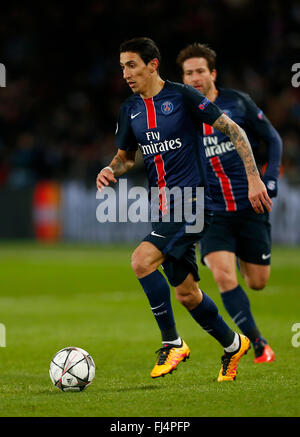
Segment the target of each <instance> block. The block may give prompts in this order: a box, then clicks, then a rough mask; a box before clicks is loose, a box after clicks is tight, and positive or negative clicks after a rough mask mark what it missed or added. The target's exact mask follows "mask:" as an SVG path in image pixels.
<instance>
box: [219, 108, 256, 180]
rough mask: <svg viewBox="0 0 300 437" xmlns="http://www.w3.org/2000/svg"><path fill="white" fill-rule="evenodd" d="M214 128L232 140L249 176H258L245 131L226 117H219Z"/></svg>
mask: <svg viewBox="0 0 300 437" xmlns="http://www.w3.org/2000/svg"><path fill="white" fill-rule="evenodd" d="M213 126H214V128H215V129H218V130H219V131H221V132H223V133H224V134H225V135H227V136H228V137H229V138H230V139H231V141H232V142H233V144H234V145H235V148H236V151H237V152H238V154H239V155H240V157H241V159H242V161H243V163H244V166H245V169H246V173H247V175H258V174H259V173H258V169H257V166H256V162H255V159H254V156H253V152H252V148H251V145H250V143H249V141H248V138H247V135H246V133H245V131H244V130H243V129H242V128H241V127H240V126H238V125H237V124H236V123H232V121H231V120H230V119H228V117H227V116H224V115H222V116H221V117H219V118H218V119H217V120H216V121H215V123H214V124H213Z"/></svg>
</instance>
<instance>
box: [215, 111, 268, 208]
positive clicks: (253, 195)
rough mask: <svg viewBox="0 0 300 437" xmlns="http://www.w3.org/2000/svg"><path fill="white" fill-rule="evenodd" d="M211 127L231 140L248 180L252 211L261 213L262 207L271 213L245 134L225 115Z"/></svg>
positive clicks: (265, 191)
mask: <svg viewBox="0 0 300 437" xmlns="http://www.w3.org/2000/svg"><path fill="white" fill-rule="evenodd" d="M213 127H214V128H215V129H217V130H219V131H221V132H223V133H224V134H225V135H227V136H228V137H229V138H230V139H231V141H232V142H233V144H234V146H235V148H236V151H237V152H238V154H239V155H240V157H241V159H242V161H243V163H244V166H245V170H246V173H247V178H248V198H249V201H250V203H251V205H252V207H253V209H254V211H255V212H257V213H263V212H264V206H265V207H266V209H267V210H268V211H271V206H272V201H271V199H270V197H269V196H268V193H267V189H266V187H265V184H264V183H263V181H262V180H261V178H260V175H259V172H258V169H257V165H256V162H255V158H254V156H253V152H252V148H251V145H250V143H249V140H248V137H247V135H246V132H245V131H244V130H243V129H242V128H241V127H240V126H239V125H238V124H236V123H235V122H234V121H233V120H231V119H230V118H229V117H227V115H225V114H222V115H221V116H220V117H219V118H217V120H216V121H215V122H214V123H213Z"/></svg>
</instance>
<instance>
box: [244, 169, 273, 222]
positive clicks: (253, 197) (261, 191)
mask: <svg viewBox="0 0 300 437" xmlns="http://www.w3.org/2000/svg"><path fill="white" fill-rule="evenodd" d="M248 184H249V193H248V198H249V201H250V203H251V205H252V208H253V209H254V211H255V212H256V213H257V214H263V213H264V207H265V208H266V210H267V211H269V212H271V211H272V205H273V203H272V200H271V199H270V197H269V195H268V192H267V189H266V186H265V184H264V183H263V181H262V180H261V178H260V177H259V176H251V177H250V178H249V179H248Z"/></svg>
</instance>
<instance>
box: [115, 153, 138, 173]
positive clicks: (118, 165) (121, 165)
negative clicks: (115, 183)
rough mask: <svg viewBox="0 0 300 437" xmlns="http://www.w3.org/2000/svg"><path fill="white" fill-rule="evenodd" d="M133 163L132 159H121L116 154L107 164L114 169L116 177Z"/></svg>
mask: <svg viewBox="0 0 300 437" xmlns="http://www.w3.org/2000/svg"><path fill="white" fill-rule="evenodd" d="M133 165H134V160H131V159H126V160H124V161H123V160H122V159H121V158H120V157H119V156H118V155H115V156H114V158H113V160H112V161H111V163H110V164H109V166H110V167H111V168H112V169H113V171H114V176H116V177H118V176H121V175H122V174H124V173H126V172H127V171H128V170H130V169H131V167H133Z"/></svg>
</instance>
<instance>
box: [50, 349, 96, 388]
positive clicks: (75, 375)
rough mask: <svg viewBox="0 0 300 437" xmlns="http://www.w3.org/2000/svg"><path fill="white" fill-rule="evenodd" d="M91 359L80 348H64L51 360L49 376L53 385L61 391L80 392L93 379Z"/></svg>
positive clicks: (92, 361) (93, 369)
mask: <svg viewBox="0 0 300 437" xmlns="http://www.w3.org/2000/svg"><path fill="white" fill-rule="evenodd" d="M95 370H96V366H95V363H94V360H93V358H92V357H91V356H90V355H89V353H88V352H86V351H85V350H84V349H81V348H80V347H66V348H64V349H61V350H60V351H58V352H57V353H56V354H55V355H54V357H53V358H52V360H51V363H50V369H49V374H50V378H51V381H52V382H53V384H54V385H55V386H56V387H57V388H59V389H60V390H62V391H82V390H84V389H85V388H86V387H87V386H88V385H90V384H91V382H92V381H93V379H94V377H95Z"/></svg>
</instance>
